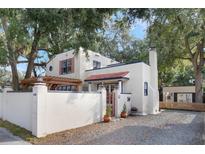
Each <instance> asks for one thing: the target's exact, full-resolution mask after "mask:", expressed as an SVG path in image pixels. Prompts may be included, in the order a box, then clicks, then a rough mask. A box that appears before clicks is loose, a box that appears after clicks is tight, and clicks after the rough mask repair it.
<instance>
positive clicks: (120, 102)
mask: <svg viewBox="0 0 205 154" xmlns="http://www.w3.org/2000/svg"><path fill="white" fill-rule="evenodd" d="M128 97H129V98H130V101H128ZM116 99H117V104H116V109H115V111H116V114H115V115H116V116H117V117H120V114H121V112H122V110H123V107H124V104H125V105H126V108H127V112H128V114H129V113H130V111H131V94H118V95H116Z"/></svg>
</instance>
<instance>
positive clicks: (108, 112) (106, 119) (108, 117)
mask: <svg viewBox="0 0 205 154" xmlns="http://www.w3.org/2000/svg"><path fill="white" fill-rule="evenodd" d="M111 114H112V107H111V105H108V106H107V108H106V114H105V115H104V117H103V120H104V122H110V120H111Z"/></svg>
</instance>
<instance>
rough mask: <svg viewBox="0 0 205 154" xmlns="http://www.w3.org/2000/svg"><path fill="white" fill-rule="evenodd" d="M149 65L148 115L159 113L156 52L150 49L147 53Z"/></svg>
mask: <svg viewBox="0 0 205 154" xmlns="http://www.w3.org/2000/svg"><path fill="white" fill-rule="evenodd" d="M149 65H150V110H149V111H150V113H151V114H157V113H158V112H159V90H158V69H157V51H156V49H155V48H150V51H149Z"/></svg>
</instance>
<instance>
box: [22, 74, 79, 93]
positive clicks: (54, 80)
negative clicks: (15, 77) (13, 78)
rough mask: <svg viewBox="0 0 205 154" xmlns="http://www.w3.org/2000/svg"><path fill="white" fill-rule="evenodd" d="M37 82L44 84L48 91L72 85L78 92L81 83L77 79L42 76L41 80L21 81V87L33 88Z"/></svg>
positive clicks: (33, 78)
mask: <svg viewBox="0 0 205 154" xmlns="http://www.w3.org/2000/svg"><path fill="white" fill-rule="evenodd" d="M38 82H43V83H46V86H47V87H48V90H55V89H56V87H57V86H63V85H73V86H76V87H77V91H79V86H80V85H81V83H82V81H81V80H79V79H73V78H65V77H56V76H44V77H41V78H37V77H31V78H28V79H24V80H21V85H22V87H23V88H27V87H29V86H33V85H34V84H35V83H38Z"/></svg>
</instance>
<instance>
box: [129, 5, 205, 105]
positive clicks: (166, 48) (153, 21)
mask: <svg viewBox="0 0 205 154" xmlns="http://www.w3.org/2000/svg"><path fill="white" fill-rule="evenodd" d="M144 12H145V13H144V14H143V15H142V16H143V17H142V19H144V20H146V21H148V22H149V24H150V26H149V30H148V37H149V39H150V41H151V42H150V43H151V44H152V45H153V44H154V45H155V46H156V48H157V51H158V55H159V56H163V59H164V61H165V62H166V63H167V65H169V64H173V62H174V61H175V60H177V59H186V60H189V61H190V62H191V63H192V66H193V70H194V77H195V91H196V102H202V96H203V91H202V82H203V78H202V69H203V66H204V62H205V61H204V60H205V59H204V58H205V57H204V43H205V38H204V37H205V35H204V34H205V10H204V9H146V11H144ZM129 15H130V16H132V17H133V14H132V13H130V14H129Z"/></svg>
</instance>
